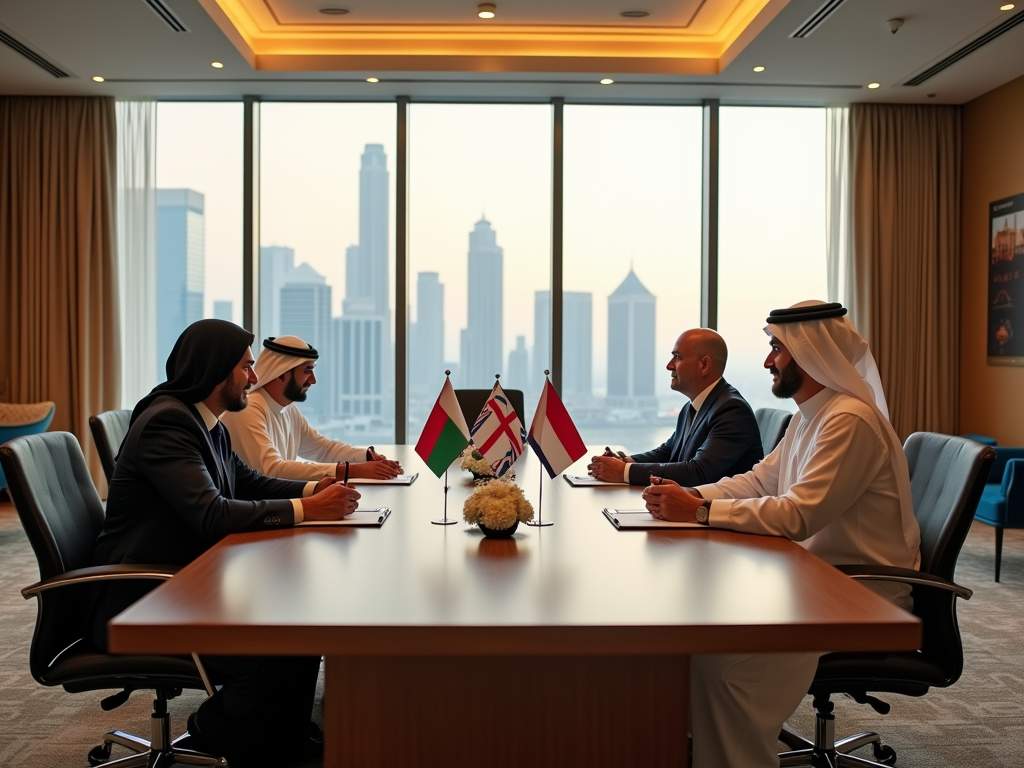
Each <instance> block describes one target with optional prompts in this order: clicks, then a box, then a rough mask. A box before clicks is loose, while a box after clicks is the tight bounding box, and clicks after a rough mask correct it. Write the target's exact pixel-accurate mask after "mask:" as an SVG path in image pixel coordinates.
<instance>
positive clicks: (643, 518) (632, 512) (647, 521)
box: [602, 508, 708, 531]
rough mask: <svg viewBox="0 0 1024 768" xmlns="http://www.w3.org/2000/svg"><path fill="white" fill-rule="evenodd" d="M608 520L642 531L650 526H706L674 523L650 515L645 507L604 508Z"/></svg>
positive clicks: (614, 523) (622, 527)
mask: <svg viewBox="0 0 1024 768" xmlns="http://www.w3.org/2000/svg"><path fill="white" fill-rule="evenodd" d="M602 512H603V513H604V516H605V517H607V518H608V522H610V523H611V524H612V525H614V526H615V527H616V528H618V529H619V530H620V531H622V530H635V531H643V530H647V529H650V528H707V527H708V526H706V525H701V524H700V523H674V522H671V521H669V520H659V519H658V518H656V517H652V516H651V513H650V512H648V511H647V510H646V509H607V508H606V509H604V510H602Z"/></svg>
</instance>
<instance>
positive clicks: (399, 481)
mask: <svg viewBox="0 0 1024 768" xmlns="http://www.w3.org/2000/svg"><path fill="white" fill-rule="evenodd" d="M419 476H420V473H419V472H416V473H415V474H412V475H398V476H397V477H393V478H391V479H390V480H377V479H375V478H372V477H350V478H349V479H348V484H349V485H412V483H413V480H415V479H416V478H417V477H419Z"/></svg>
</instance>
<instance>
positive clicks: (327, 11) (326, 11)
mask: <svg viewBox="0 0 1024 768" xmlns="http://www.w3.org/2000/svg"><path fill="white" fill-rule="evenodd" d="M320 13H322V14H323V15H324V16H344V15H345V14H346V13H348V8H321V9H320Z"/></svg>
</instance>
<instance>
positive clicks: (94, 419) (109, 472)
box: [89, 409, 132, 483]
mask: <svg viewBox="0 0 1024 768" xmlns="http://www.w3.org/2000/svg"><path fill="white" fill-rule="evenodd" d="M131 418H132V412H131V411H129V410H126V409H122V410H119V411H104V412H103V413H100V414H97V415H96V416H90V417H89V429H90V430H92V439H93V442H95V443H96V452H97V453H99V455H100V464H102V465H103V474H105V475H106V476H107V482H108V483H109V482H110V480H111V479H112V478H113V477H114V465H115V464H116V463H117V453H118V451H120V450H121V443H122V442H123V441H124V436H125V435H127V434H128V423H129V422H130V421H131Z"/></svg>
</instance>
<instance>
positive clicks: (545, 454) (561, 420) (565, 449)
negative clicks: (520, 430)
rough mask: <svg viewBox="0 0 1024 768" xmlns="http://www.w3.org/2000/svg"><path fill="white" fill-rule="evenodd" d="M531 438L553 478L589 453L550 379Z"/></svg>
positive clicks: (547, 382) (546, 382) (531, 427)
mask: <svg viewBox="0 0 1024 768" xmlns="http://www.w3.org/2000/svg"><path fill="white" fill-rule="evenodd" d="M528 439H529V441H530V445H531V446H533V450H534V451H536V452H537V457H538V458H539V459H540V462H541V464H543V465H544V468H545V469H546V470H547V471H548V475H550V476H551V477H554V476H555V475H557V474H559V473H560V472H564V471H565V470H567V469H568V468H569V467H571V466H572V464H573V462H575V461H576V460H577V459H579V458H580V457H581V456H583V455H584V454H585V453H586V452H587V446H585V445H584V444H583V438H581V437H580V433H579V432H578V431H577V430H576V425H575V424H573V423H572V419H571V418H570V417H569V412H568V411H567V410H565V405H563V404H562V400H561V398H559V397H558V393H557V392H555V388H554V387H553V386H551V382H550V381H545V382H544V391H543V392H541V395H540V402H539V403H537V412H536V413H535V414H534V415H533V424H531V425H530V436H529V438H528Z"/></svg>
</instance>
